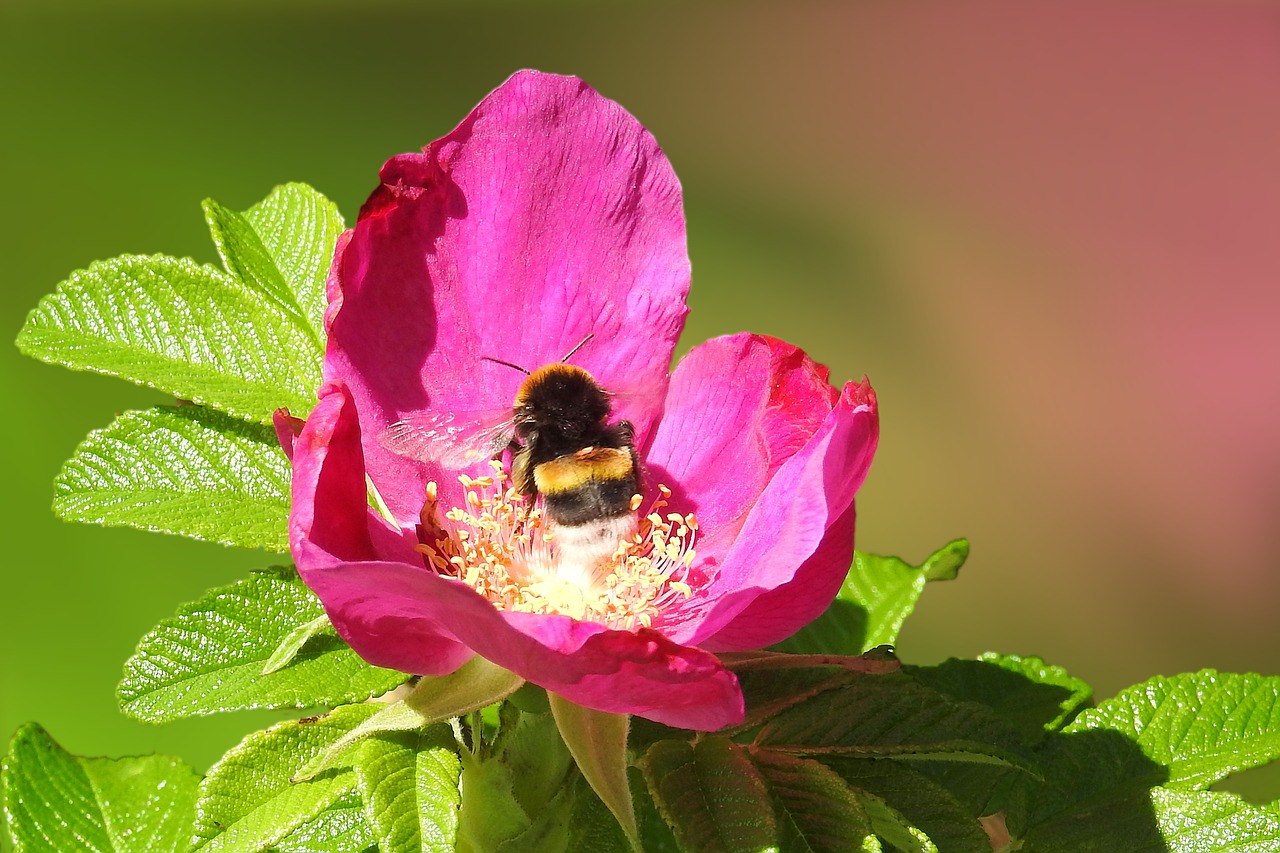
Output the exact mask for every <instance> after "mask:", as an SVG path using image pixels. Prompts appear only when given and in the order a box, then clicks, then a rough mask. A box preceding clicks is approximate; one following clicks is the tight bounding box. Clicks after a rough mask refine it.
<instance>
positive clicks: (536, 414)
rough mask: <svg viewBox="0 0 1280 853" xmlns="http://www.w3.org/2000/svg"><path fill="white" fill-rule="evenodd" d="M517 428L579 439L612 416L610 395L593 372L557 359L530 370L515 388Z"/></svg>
mask: <svg viewBox="0 0 1280 853" xmlns="http://www.w3.org/2000/svg"><path fill="white" fill-rule="evenodd" d="M513 410H514V416H515V425H516V431H517V432H518V433H520V434H521V435H522V436H528V435H529V434H530V433H531V432H537V433H539V434H540V435H544V436H547V437H552V436H555V437H558V438H562V439H565V440H570V441H572V440H577V439H582V438H585V437H588V436H590V435H593V434H594V433H596V432H598V431H599V430H600V428H601V427H602V426H603V425H604V422H605V420H606V419H607V418H608V417H609V397H608V395H607V394H606V393H605V391H604V389H603V388H601V387H600V385H599V384H598V383H597V382H596V380H595V379H594V378H593V377H592V376H591V374H590V373H588V372H587V371H585V370H583V369H582V368H581V367H576V366H574V365H572V364H564V363H555V364H548V365H545V366H544V367H540V368H538V369H537V370H535V371H533V373H531V374H529V378H528V379H526V380H525V381H524V382H523V383H522V384H521V385H520V390H519V391H518V392H516V398H515V403H514V406H513Z"/></svg>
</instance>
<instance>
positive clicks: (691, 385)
mask: <svg viewBox="0 0 1280 853" xmlns="http://www.w3.org/2000/svg"><path fill="white" fill-rule="evenodd" d="M836 396H837V395H836V390H835V389H834V388H832V387H831V386H830V385H829V384H827V369H826V368H825V367H823V366H822V365H820V364H818V363H816V362H814V361H813V360H812V359H810V358H809V357H808V356H807V355H805V354H804V352H803V351H801V350H800V349H798V348H797V347H794V346H792V345H790V344H787V343H785V342H783V341H780V340H777V339H776V338H769V337H765V336H763V335H752V334H747V333H743V334H738V335H730V336H727V337H722V338H713V339H712V340H709V341H706V342H705V343H702V344H699V345H698V346H696V347H694V348H693V349H692V350H690V351H689V353H688V355H686V356H685V357H684V358H683V359H682V360H681V361H680V364H679V366H678V367H677V368H676V371H675V375H674V376H672V377H671V385H670V387H669V389H668V392H667V400H666V410H665V412H664V414H663V418H662V423H661V424H660V425H659V427H658V431H657V434H656V436H655V437H654V440H653V444H652V446H651V447H650V448H649V449H648V450H647V452H646V453H645V479H646V481H647V482H648V484H649V485H650V486H651V487H652V486H656V485H657V484H658V483H662V484H665V485H667V486H668V487H670V488H671V489H672V491H673V497H672V499H671V508H672V510H673V511H675V512H689V511H693V512H696V514H697V516H698V521H699V523H700V532H699V540H698V544H697V549H698V553H699V555H701V558H702V560H703V561H708V560H709V561H711V562H713V563H718V562H719V561H720V560H722V559H723V557H724V555H725V554H726V553H727V552H728V550H729V548H730V547H731V545H732V543H733V540H734V539H735V538H736V537H737V535H738V531H739V529H740V528H741V527H742V524H743V522H744V521H745V520H746V517H747V513H748V512H749V511H750V510H751V508H752V506H754V505H755V502H756V500H757V499H758V498H759V497H760V494H761V493H762V492H763V491H764V489H765V486H766V485H767V484H768V483H769V481H770V480H771V479H772V478H773V477H774V475H775V474H776V473H777V471H778V469H779V468H780V467H781V466H782V465H783V464H784V463H785V462H786V461H787V460H788V459H789V458H790V457H791V456H792V455H793V454H795V452H796V451H797V450H799V449H800V448H801V447H803V446H804V445H805V443H806V442H807V441H809V439H810V437H812V436H813V434H814V433H815V432H816V431H817V430H818V428H819V427H821V425H822V423H823V421H824V420H825V419H826V417H827V416H828V414H829V413H830V411H831V407H832V404H833V403H834V402H835V399H836Z"/></svg>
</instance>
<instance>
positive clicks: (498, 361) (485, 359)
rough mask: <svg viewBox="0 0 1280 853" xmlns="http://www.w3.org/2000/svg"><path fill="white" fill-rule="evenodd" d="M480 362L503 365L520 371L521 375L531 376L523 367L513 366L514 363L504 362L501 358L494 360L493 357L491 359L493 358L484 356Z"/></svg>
mask: <svg viewBox="0 0 1280 853" xmlns="http://www.w3.org/2000/svg"><path fill="white" fill-rule="evenodd" d="M480 360H481V361H492V362H493V363H494V364H501V365H504V366H506V367H513V368H515V369H516V370H518V371H520V372H521V373H523V374H524V375H525V376H528V375H529V371H527V370H525V369H524V368H523V367H521V366H520V365H518V364H512V363H511V362H509V361H503V360H502V359H500V358H493V357H491V356H487V355H482V356H480Z"/></svg>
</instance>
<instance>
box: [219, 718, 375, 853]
mask: <svg viewBox="0 0 1280 853" xmlns="http://www.w3.org/2000/svg"><path fill="white" fill-rule="evenodd" d="M373 710H374V709H373V708H371V707H370V706H368V705H346V706H343V707H341V708H336V709H334V710H333V711H331V712H330V713H328V714H325V715H324V716H322V717H312V718H308V719H306V720H298V721H296V722H287V723H281V724H279V725H277V726H272V727H271V728H269V729H266V730H265V731H261V732H255V733H253V734H251V735H249V736H248V737H247V738H245V739H244V740H243V741H241V742H240V744H238V745H237V746H235V747H233V748H232V749H231V750H230V751H229V752H227V754H226V755H224V756H223V757H222V758H221V759H220V760H219V761H218V762H217V763H216V764H215V765H213V767H211V768H209V775H208V776H206V777H205V778H204V781H203V782H201V783H200V791H199V800H198V802H197V804H196V821H195V831H194V848H195V849H197V850H202V851H205V853H214V851H219V853H222V851H228V852H229V851H235V853H248V851H257V850H268V849H270V848H271V847H272V846H273V845H275V844H277V843H279V842H280V841H282V840H283V839H285V838H287V837H288V836H290V835H292V834H293V833H294V832H296V831H298V830H300V829H302V828H303V827H305V826H307V825H308V824H312V823H313V822H314V821H317V819H320V818H321V816H322V815H323V814H324V812H325V811H326V810H328V809H330V808H333V807H335V806H337V807H339V808H341V807H342V804H343V803H348V802H350V799H351V797H352V795H353V794H355V793H356V775H355V773H353V772H351V771H350V770H347V769H339V770H332V771H330V772H328V773H326V774H324V775H322V776H319V777H317V778H315V779H313V780H311V781H310V782H294V781H292V778H291V777H292V776H293V775H294V773H296V772H297V771H298V769H299V768H301V767H302V765H303V764H305V763H306V762H307V761H309V760H310V759H311V758H312V757H314V756H315V755H316V754H318V753H319V752H321V751H323V750H324V749H325V748H327V747H328V746H329V744H331V743H332V742H333V741H335V740H337V739H338V738H339V737H340V736H341V735H342V734H343V733H344V732H346V731H348V730H350V729H351V728H352V727H354V726H356V725H359V724H360V722H361V721H363V720H364V719H365V718H366V717H368V716H369V715H370V714H371V713H373Z"/></svg>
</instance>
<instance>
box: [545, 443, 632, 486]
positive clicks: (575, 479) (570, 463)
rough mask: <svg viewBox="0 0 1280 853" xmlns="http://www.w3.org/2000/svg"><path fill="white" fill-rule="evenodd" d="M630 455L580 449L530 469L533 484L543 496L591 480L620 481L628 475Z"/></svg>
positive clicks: (618, 450) (608, 449) (614, 450)
mask: <svg viewBox="0 0 1280 853" xmlns="http://www.w3.org/2000/svg"><path fill="white" fill-rule="evenodd" d="M632 470H633V468H632V465H631V454H630V453H629V452H628V451H627V450H625V449H622V448H618V447H584V448H583V449H582V450H579V451H578V452H577V453H572V454H570V455H568V456H561V457H558V458H556V459H552V460H551V461H550V462H543V463H542V464H541V465H538V466H536V467H534V469H533V482H534V485H535V486H537V488H538V491H540V492H542V493H543V494H545V495H554V494H560V493H563V492H570V491H573V490H574V489H576V488H578V487H579V486H582V485H585V484H586V483H587V482H589V481H591V480H623V479H626V478H627V477H630V476H631V472H632Z"/></svg>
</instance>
